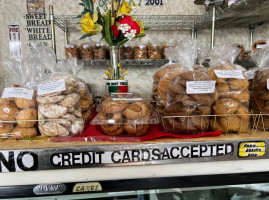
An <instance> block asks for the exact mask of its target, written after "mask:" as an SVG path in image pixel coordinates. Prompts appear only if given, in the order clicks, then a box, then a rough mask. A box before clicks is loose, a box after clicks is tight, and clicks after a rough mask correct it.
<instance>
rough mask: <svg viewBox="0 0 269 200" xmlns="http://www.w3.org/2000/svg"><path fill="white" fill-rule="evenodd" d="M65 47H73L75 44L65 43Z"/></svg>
mask: <svg viewBox="0 0 269 200" xmlns="http://www.w3.org/2000/svg"><path fill="white" fill-rule="evenodd" d="M65 47H66V48H74V47H75V46H74V45H73V44H67V45H66V46H65Z"/></svg>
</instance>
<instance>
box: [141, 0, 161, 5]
mask: <svg viewBox="0 0 269 200" xmlns="http://www.w3.org/2000/svg"><path fill="white" fill-rule="evenodd" d="M145 5H146V6H163V0H146V3H145Z"/></svg>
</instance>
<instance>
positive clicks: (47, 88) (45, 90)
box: [37, 79, 66, 95]
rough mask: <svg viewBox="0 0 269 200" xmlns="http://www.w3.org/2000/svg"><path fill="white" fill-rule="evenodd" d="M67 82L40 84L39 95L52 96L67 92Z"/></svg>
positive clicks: (58, 81) (57, 81)
mask: <svg viewBox="0 0 269 200" xmlns="http://www.w3.org/2000/svg"><path fill="white" fill-rule="evenodd" d="M65 90H66V87H65V82H64V79H59V80H56V81H48V82H44V83H40V84H38V88H37V95H45V94H51V93H54V92H61V91H65Z"/></svg>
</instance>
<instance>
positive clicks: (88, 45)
mask: <svg viewBox="0 0 269 200" xmlns="http://www.w3.org/2000/svg"><path fill="white" fill-rule="evenodd" d="M90 46H91V45H90V44H84V45H83V46H82V47H83V48H84V49H86V48H88V47H90Z"/></svg>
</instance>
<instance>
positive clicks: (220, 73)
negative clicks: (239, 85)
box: [214, 70, 244, 79]
mask: <svg viewBox="0 0 269 200" xmlns="http://www.w3.org/2000/svg"><path fill="white" fill-rule="evenodd" d="M214 72H215V74H216V76H217V77H218V78H235V79H244V76H243V73H242V70H214Z"/></svg>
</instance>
